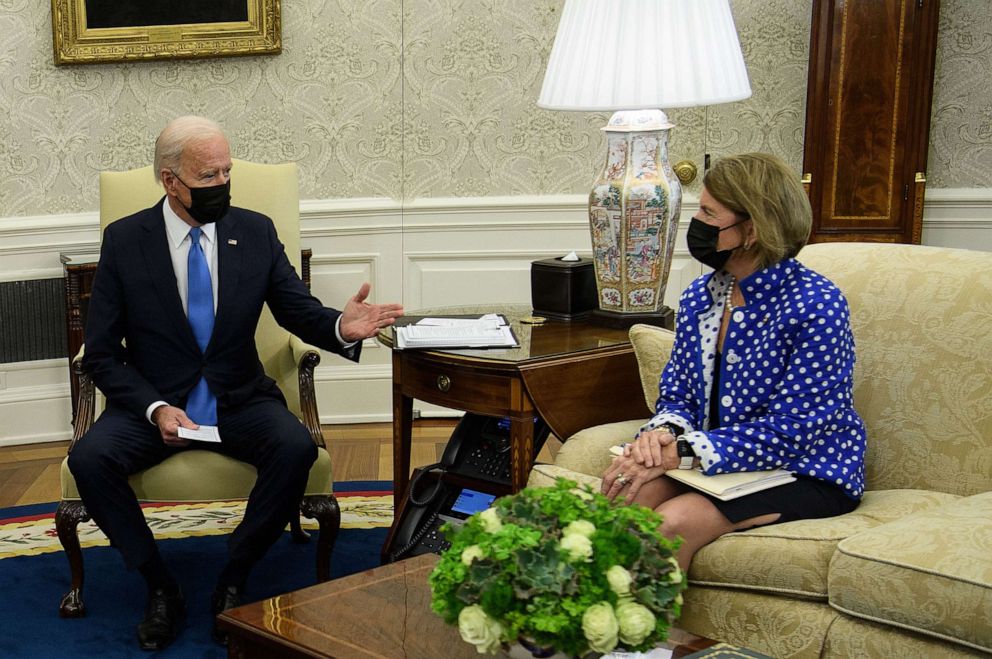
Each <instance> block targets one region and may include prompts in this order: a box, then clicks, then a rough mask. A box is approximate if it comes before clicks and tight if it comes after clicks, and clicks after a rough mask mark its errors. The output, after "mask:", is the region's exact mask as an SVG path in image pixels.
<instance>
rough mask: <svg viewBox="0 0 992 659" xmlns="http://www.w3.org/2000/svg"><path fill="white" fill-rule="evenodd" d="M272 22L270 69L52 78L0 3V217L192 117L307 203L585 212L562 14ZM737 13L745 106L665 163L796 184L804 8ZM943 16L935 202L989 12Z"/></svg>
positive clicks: (991, 120) (588, 145)
mask: <svg viewBox="0 0 992 659" xmlns="http://www.w3.org/2000/svg"><path fill="white" fill-rule="evenodd" d="M282 4H283V46H284V49H283V53H282V54H281V55H279V56H273V57H257V58H227V59H217V60H197V61H172V62H158V63H140V64H135V63H130V64H107V65H87V66H70V67H60V68H56V67H55V66H54V65H53V64H52V46H51V41H52V37H51V18H50V9H49V7H50V5H49V4H48V3H46V2H38V1H37V0H0V35H3V38H2V39H0V217H5V216H15V215H34V214H57V213H70V212H80V211H89V210H94V209H95V208H96V207H97V203H98V201H97V173H98V172H99V171H100V170H102V169H126V168H131V167H136V166H141V165H145V164H147V163H148V162H149V161H150V159H151V150H152V141H153V139H154V137H155V135H156V134H157V133H158V131H159V130H160V129H161V127H162V125H164V123H165V122H166V121H167V120H168V119H170V118H172V117H174V116H177V115H179V114H184V113H190V112H192V113H198V114H206V115H208V116H211V117H213V118H215V119H217V120H218V121H220V122H221V124H222V125H224V126H225V128H226V129H227V131H228V134H229V136H230V138H231V141H232V148H233V151H234V153H235V155H236V156H238V157H241V158H247V159H251V160H257V161H262V162H278V161H286V160H294V161H297V162H299V163H300V171H301V177H302V180H301V196H302V197H303V198H305V199H322V198H341V197H345V198H347V197H389V198H392V199H395V200H411V199H415V198H418V197H438V196H476V195H479V196H489V195H523V194H558V193H580V192H584V191H585V190H586V189H587V186H588V185H589V183H590V181H591V180H592V179H593V177H594V175H595V173H596V171H597V169H598V168H599V167H600V166H601V162H600V159H601V158H602V157H603V154H602V136H601V133H600V131H599V127H600V126H602V125H603V124H604V123H605V121H606V118H607V116H606V115H605V114H602V113H589V114H587V113H572V112H548V111H542V110H538V109H537V108H536V106H535V104H534V102H535V99H536V98H537V94H538V91H539V89H540V85H541V81H542V78H543V75H544V63H545V61H546V59H547V56H548V53H549V52H550V48H551V44H552V41H553V38H554V33H555V28H556V26H557V22H558V16H559V12H560V10H561V6H562V4H563V0H284V2H283V3H282ZM732 4H733V7H734V13H735V16H736V19H737V24H738V29H739V32H740V34H741V40H742V44H743V47H744V50H745V57H746V59H747V63H748V69H749V72H750V75H751V84H752V87H753V89H754V96H753V97H752V98H750V99H748V100H746V101H743V102H740V103H734V104H727V105H723V106H714V107H710V108H694V109H687V110H677V111H673V112H672V113H671V118H672V120H673V121H674V123H675V124H676V128H675V129H674V130H673V131H672V136H671V144H670V151H671V154H672V156H673V160H679V159H682V158H691V159H693V160H695V161H697V162H701V160H702V154H703V153H704V152H709V153H712V154H714V155H716V156H718V155H722V154H727V153H734V152H739V151H744V150H756V149H760V150H768V151H772V152H775V153H778V154H779V155H781V156H783V157H784V158H786V159H787V160H788V161H789V162H791V163H793V164H794V165H795V166H796V168H797V169H798V168H799V166H800V163H801V161H802V136H803V135H802V134H803V121H804V113H805V95H806V62H807V58H808V49H809V26H810V14H811V5H812V0H805V1H803V2H795V1H794V0H733V3H732ZM942 4H943V6H942V8H941V23H940V38H939V42H938V57H937V80H936V88H935V102H934V110H933V127H932V133H931V135H932V145H931V150H930V154H931V155H930V170H929V177H930V181H931V185H933V186H937V187H992V149H990V143H992V104H990V101H989V99H990V98H992V81H990V77H989V76H988V74H987V73H986V72H987V71H988V70H990V68H992V13H990V12H988V11H986V10H985V9H986V7H985V4H986V3H985V2H979V1H976V0H944V2H943V3H942ZM694 188H695V189H698V184H696V186H694ZM691 189H693V188H691Z"/></svg>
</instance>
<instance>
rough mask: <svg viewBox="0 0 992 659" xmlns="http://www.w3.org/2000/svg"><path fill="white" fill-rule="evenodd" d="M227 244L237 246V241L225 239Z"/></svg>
mask: <svg viewBox="0 0 992 659" xmlns="http://www.w3.org/2000/svg"><path fill="white" fill-rule="evenodd" d="M227 244H228V245H237V244H238V241H237V240H235V239H234V238H228V239H227Z"/></svg>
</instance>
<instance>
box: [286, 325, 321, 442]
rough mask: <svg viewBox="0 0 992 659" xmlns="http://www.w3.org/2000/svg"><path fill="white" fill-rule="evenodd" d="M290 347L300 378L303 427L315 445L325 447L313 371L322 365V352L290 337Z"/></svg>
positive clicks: (294, 337) (296, 338)
mask: <svg viewBox="0 0 992 659" xmlns="http://www.w3.org/2000/svg"><path fill="white" fill-rule="evenodd" d="M289 347H290V348H291V349H292V350H293V361H294V362H296V368H297V370H298V371H299V378H300V410H301V411H302V413H303V425H305V426H306V427H307V430H309V431H310V436H311V437H312V438H313V441H314V444H316V445H317V446H324V435H323V433H322V432H321V431H320V414H318V412H317V393H316V391H315V390H314V382H313V371H314V369H315V368H316V367H317V364H319V363H320V350H318V349H317V348H315V347H313V346H312V345H310V344H308V343H304V342H303V341H302V340H301V339H299V338H298V337H296V336H293V335H290V337H289Z"/></svg>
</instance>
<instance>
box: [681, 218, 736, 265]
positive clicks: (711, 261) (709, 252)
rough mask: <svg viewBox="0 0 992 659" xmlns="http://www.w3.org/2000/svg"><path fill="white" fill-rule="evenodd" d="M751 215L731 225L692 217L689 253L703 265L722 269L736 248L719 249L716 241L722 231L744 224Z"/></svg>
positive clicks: (687, 237) (686, 238) (687, 240)
mask: <svg viewBox="0 0 992 659" xmlns="http://www.w3.org/2000/svg"><path fill="white" fill-rule="evenodd" d="M749 219H751V218H749V217H746V218H744V219H743V220H741V221H740V222H734V223H733V224H731V225H730V226H726V227H723V228H722V229H720V228H719V227H715V226H713V225H711V224H706V223H705V222H703V221H702V220H697V219H696V218H692V219H691V220H690V221H689V230H688V232H686V237H685V240H686V243H687V244H688V246H689V253H690V254H692V258H694V259H696V260H697V261H699V262H700V263H702V264H703V265H708V266H709V267H711V268H713V269H714V270H720V269H721V268H723V266H725V265H726V264H727V260H728V259H729V258H730V255H731V254H733V253H734V249H737V248H736V247H735V248H733V249H725V250H723V251H719V250H717V248H716V243H717V241H718V240H720V232H721V231H726V230H727V229H729V228H730V227H735V226H737V225H738V224H743V223H744V222H747V221H748V220H749Z"/></svg>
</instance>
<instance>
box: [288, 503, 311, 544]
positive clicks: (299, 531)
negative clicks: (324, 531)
mask: <svg viewBox="0 0 992 659" xmlns="http://www.w3.org/2000/svg"><path fill="white" fill-rule="evenodd" d="M300 505H301V506H302V505H303V504H302V503H301V504H300ZM289 532H290V533H292V534H293V542H298V543H300V544H306V543H308V542H310V534H309V533H307V532H306V531H305V530H303V525H302V524H300V516H299V515H294V516H293V519H291V520H290V522H289Z"/></svg>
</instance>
